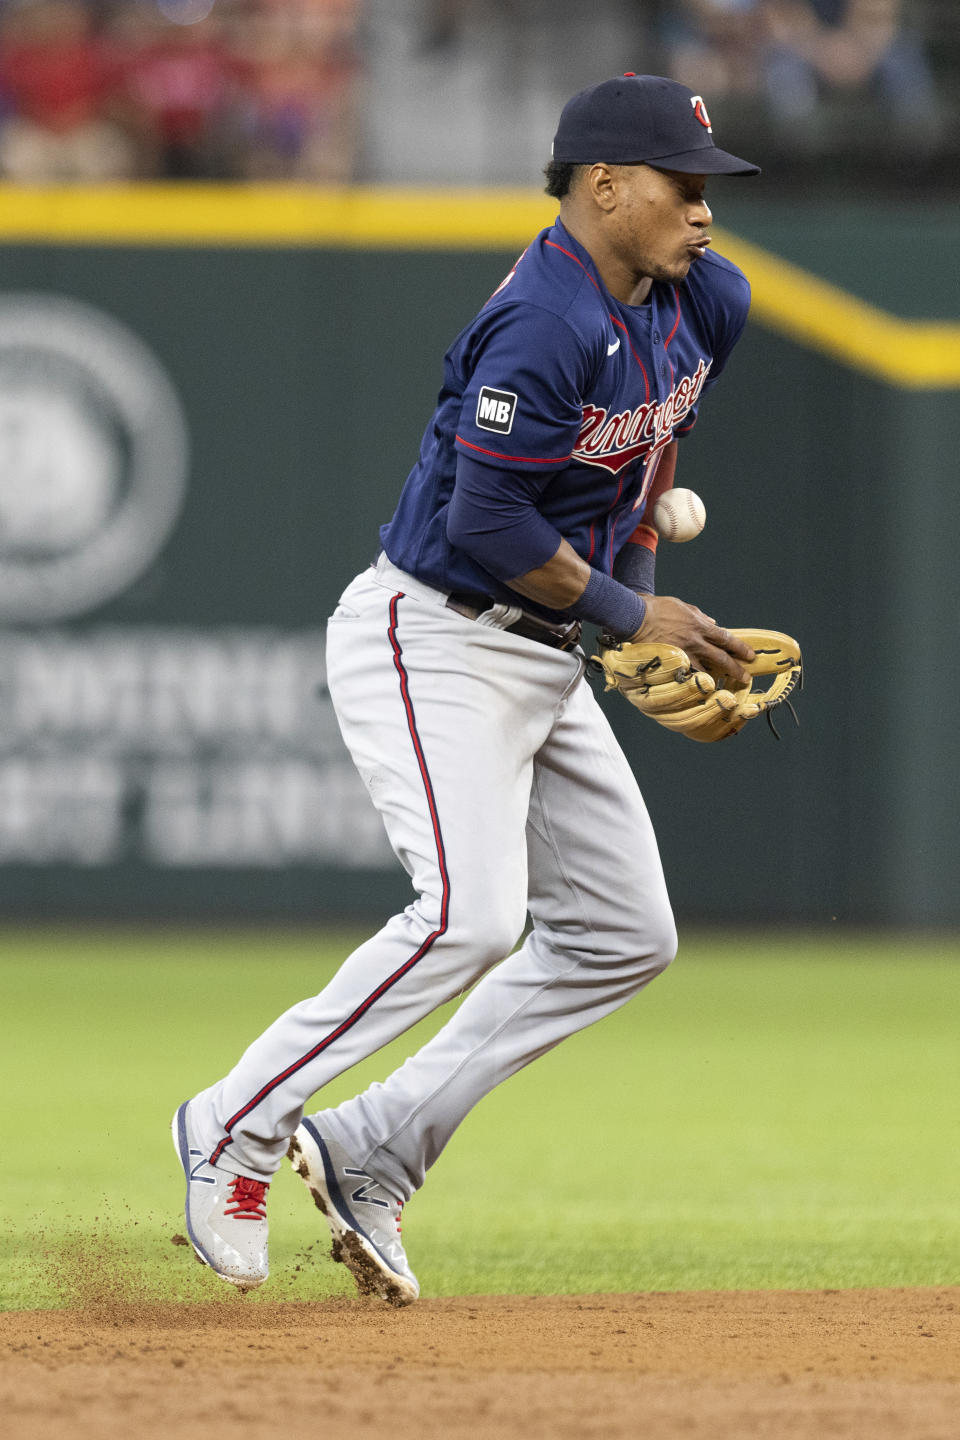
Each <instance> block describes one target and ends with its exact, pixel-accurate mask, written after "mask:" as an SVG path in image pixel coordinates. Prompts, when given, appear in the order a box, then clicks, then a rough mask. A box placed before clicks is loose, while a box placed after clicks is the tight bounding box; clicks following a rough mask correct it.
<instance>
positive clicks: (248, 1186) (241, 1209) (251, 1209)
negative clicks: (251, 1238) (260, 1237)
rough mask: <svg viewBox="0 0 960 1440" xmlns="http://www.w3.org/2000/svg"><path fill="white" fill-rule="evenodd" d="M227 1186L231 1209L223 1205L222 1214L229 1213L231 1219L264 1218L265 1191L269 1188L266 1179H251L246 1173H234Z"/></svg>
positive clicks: (265, 1211) (265, 1215) (265, 1207)
mask: <svg viewBox="0 0 960 1440" xmlns="http://www.w3.org/2000/svg"><path fill="white" fill-rule="evenodd" d="M228 1188H229V1190H230V1205H232V1206H233V1209H232V1210H231V1209H230V1207H229V1205H225V1206H224V1210H223V1213H224V1215H229V1216H230V1218H231V1219H233V1220H266V1218H267V1191H268V1190H269V1189H270V1185H269V1183H268V1182H267V1181H266V1180H251V1179H250V1177H249V1176H248V1175H235V1176H234V1177H233V1179H232V1180H231V1181H230V1185H229V1187H228Z"/></svg>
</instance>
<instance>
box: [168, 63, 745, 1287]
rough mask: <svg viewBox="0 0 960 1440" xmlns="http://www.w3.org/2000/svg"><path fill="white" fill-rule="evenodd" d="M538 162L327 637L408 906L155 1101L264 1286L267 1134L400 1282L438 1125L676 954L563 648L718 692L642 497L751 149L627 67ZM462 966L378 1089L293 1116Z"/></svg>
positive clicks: (717, 369)
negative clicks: (509, 239)
mask: <svg viewBox="0 0 960 1440" xmlns="http://www.w3.org/2000/svg"><path fill="white" fill-rule="evenodd" d="M546 173H547V191H548V193H549V194H551V195H553V196H555V197H556V198H557V199H558V200H559V202H560V215H559V219H558V220H557V221H556V223H555V224H554V225H553V226H551V227H550V228H549V229H548V230H544V231H543V232H542V233H541V234H540V235H538V236H537V237H536V238H535V239H534V240H533V241H532V242H531V244H530V245H529V247H528V248H527V250H526V251H525V252H524V253H523V255H522V256H521V258H520V259H519V260H518V262H517V264H516V265H515V267H514V268H513V269H512V270H511V271H510V273H509V274H508V275H507V276H506V278H505V279H504V281H503V283H502V284H501V285H500V286H499V288H498V289H497V290H496V292H495V293H494V294H493V295H492V296H491V297H490V299H489V300H487V302H486V303H485V304H484V305H483V307H482V308H481V310H480V311H479V313H478V315H477V316H476V318H475V319H474V320H472V321H471V322H470V324H469V325H467V327H466V329H464V330H463V331H462V332H461V334H460V335H459V336H458V337H457V338H456V340H454V342H453V344H452V345H451V347H450V349H449V350H448V351H447V354H446V356H445V361H444V379H443V388H442V390H441V391H440V395H439V399H438V402H437V406H436V409H435V410H434V412H433V416H432V418H431V419H430V422H429V424H428V425H427V428H426V431H425V433H424V437H423V442H422V445H421V449H420V455H419V458H418V459H417V462H416V464H415V465H414V467H413V469H412V471H411V472H410V475H409V477H408V479H407V482H406V484H405V486H404V488H403V491H402V494H401V496H400V500H399V503H398V505H397V509H396V513H395V514H394V516H393V518H392V520H390V522H389V523H388V524H386V525H384V527H383V529H382V531H381V543H382V550H381V552H380V554H379V557H378V559H377V560H376V562H375V564H373V565H372V566H371V568H369V569H368V570H366V571H365V572H364V573H363V574H361V575H359V576H358V577H357V578H356V579H355V580H354V581H353V582H352V583H351V584H350V585H348V587H347V589H346V590H345V591H344V593H343V595H342V597H341V599H340V603H339V604H338V606H337V608H336V611H335V613H334V615H333V616H332V618H331V620H330V623H329V628H328V642H327V667H328V681H329V687H330V694H331V696H332V699H333V704H334V706H335V709H336V714H337V718H338V721H339V724H340V727H341V730H342V733H343V738H344V740H345V742H346V744H347V746H348V747H349V749H350V752H351V755H352V756H353V759H354V761H355V763H356V765H357V768H358V770H359V772H360V774H361V776H362V777H363V780H364V782H365V784H366V786H367V789H368V791H369V793H370V796H371V798H372V800H373V802H374V804H375V805H376V806H377V808H378V809H379V811H380V813H381V815H382V817H383V821H384V824H385V826H386V829H387V833H388V835H389V838H390V841H391V844H392V846H393V848H394V850H395V851H396V854H397V856H398V858H399V859H400V861H401V862H402V864H403V865H404V867H405V868H406V870H407V872H408V874H409V875H410V878H411V880H412V882H413V888H414V891H415V898H414V899H413V900H412V901H411V903H410V904H409V905H408V906H407V908H406V910H404V911H403V912H402V913H401V914H399V915H395V916H394V917H393V919H391V920H390V921H388V923H387V924H386V925H385V926H384V927H383V929H382V930H381V931H380V932H379V933H378V934H377V935H375V936H374V937H373V938H372V939H370V940H368V941H367V942H366V943H365V944H363V945H361V946H360V948H359V949H357V950H355V951H354V952H353V954H352V955H350V956H349V957H348V958H347V959H346V960H345V961H344V963H343V965H342V967H341V968H340V970H339V971H338V973H337V974H336V976H335V977H334V979H333V980H332V981H331V982H330V983H329V984H328V985H327V986H326V988H325V989H323V990H322V991H321V992H320V994H319V995H317V996H315V997H313V998H311V999H308V1000H304V1001H303V1002H302V1003H300V1004H298V1005H295V1006H294V1007H293V1008H292V1009H290V1010H288V1011H287V1012H286V1014H284V1015H282V1016H281V1017H280V1018H279V1019H278V1020H277V1021H276V1022H275V1023H274V1024H273V1025H271V1026H270V1028H269V1029H268V1030H266V1031H265V1033H264V1034H262V1035H261V1036H260V1037H259V1039H257V1040H255V1041H254V1042H253V1044H252V1045H251V1046H250V1048H249V1049H248V1050H247V1051H246V1053H245V1054H244V1055H243V1056H242V1057H241V1059H240V1060H239V1062H238V1063H237V1065H236V1066H235V1067H234V1069H233V1070H231V1072H230V1073H229V1074H228V1075H227V1076H226V1078H225V1079H222V1080H219V1081H218V1082H217V1083H216V1084H214V1085H212V1086H211V1087H210V1088H209V1089H207V1090H204V1091H203V1092H202V1093H200V1094H199V1095H197V1096H195V1097H194V1098H193V1099H192V1100H190V1101H188V1102H186V1103H185V1104H183V1105H181V1106H180V1108H179V1110H178V1111H177V1114H176V1116H175V1118H174V1122H173V1134H174V1143H175V1146H176V1149H177V1153H178V1155H179V1158H180V1161H181V1163H182V1165H183V1169H184V1172H185V1175H186V1178H187V1200H186V1216H187V1227H188V1231H189V1236H190V1240H191V1242H192V1244H193V1247H194V1249H195V1251H196V1253H197V1255H198V1256H199V1258H200V1259H201V1260H203V1261H205V1262H206V1263H207V1264H208V1265H210V1266H211V1267H212V1268H213V1269H214V1270H215V1271H216V1272H217V1274H218V1275H220V1276H221V1277H222V1278H223V1279H224V1280H228V1281H230V1282H231V1283H233V1284H235V1285H238V1286H241V1287H246V1288H249V1287H252V1286H255V1285H257V1284H259V1283H260V1282H261V1281H263V1280H265V1279H266V1277H267V1211H266V1205H267V1196H268V1191H269V1186H270V1180H271V1177H272V1175H273V1174H274V1172H275V1171H276V1169H277V1168H278V1166H279V1165H280V1163H281V1161H282V1159H283V1157H284V1155H285V1154H289V1155H290V1158H291V1159H292V1161H293V1164H294V1167H295V1169H296V1170H297V1172H298V1173H299V1174H300V1175H301V1176H302V1178H303V1179H304V1181H305V1182H306V1184H307V1186H308V1188H309V1189H310V1191H311V1193H312V1195H313V1198H314V1200H315V1202H316V1204H317V1205H318V1206H319V1207H320V1209H321V1210H322V1211H323V1212H324V1213H325V1215H326V1218H327V1221H328V1223H329V1225H330V1229H331V1231H332V1234H333V1255H334V1258H335V1259H338V1260H342V1261H344V1262H345V1263H346V1264H347V1265H348V1266H349V1268H350V1269H351V1271H352V1273H353V1275H354V1277H355V1279H356V1281H357V1283H358V1286H359V1288H360V1290H361V1292H363V1293H371V1294H376V1295H380V1296H382V1297H383V1298H384V1299H386V1300H389V1301H391V1302H393V1303H395V1304H405V1303H408V1302H409V1301H411V1300H413V1299H415V1298H416V1296H417V1295H418V1293H419V1290H418V1285H417V1281H416V1279H415V1277H414V1275H413V1272H412V1271H411V1269H410V1265H409V1264H408V1261H407V1258H406V1255H405V1253H404V1249H403V1245H402V1242H401V1238H400V1217H401V1210H402V1207H403V1204H404V1202H405V1201H406V1200H407V1199H408V1198H409V1197H410V1196H411V1195H412V1194H413V1193H414V1191H415V1190H417V1188H418V1187H419V1186H420V1185H422V1183H423V1180H424V1176H425V1173H426V1171H427V1169H428V1168H429V1167H430V1166H431V1165H432V1164H433V1162H434V1161H435V1160H436V1159H437V1157H438V1155H439V1154H440V1152H441V1151H442V1150H443V1147H444V1146H445V1145H446V1143H447V1141H448V1140H449V1138H450V1136H451V1135H452V1134H453V1132H454V1130H455V1129H456V1127H457V1125H458V1124H459V1123H460V1121H461V1120H462V1119H463V1118H464V1116H465V1115H466V1114H467V1112H468V1111H469V1110H470V1109H471V1107H472V1106H473V1105H475V1104H476V1103H477V1101H478V1100H481V1099H482V1098H483V1096H484V1095H486V1094H487V1093H488V1092H489V1091H490V1090H492V1089H493V1087H494V1086H495V1085H498V1084H499V1083H500V1082H501V1081H502V1080H505V1079H506V1078H507V1077H508V1076H510V1075H512V1074H513V1073H514V1072H515V1071H517V1070H519V1069H520V1068H521V1067H522V1066H524V1065H527V1064H528V1063H529V1062H530V1061H531V1060H535V1059H536V1058H537V1057H538V1056H539V1055H543V1054H544V1053H545V1052H546V1051H548V1050H550V1049H551V1048H552V1047H553V1046H554V1045H556V1044H557V1043H558V1041H560V1040H562V1039H564V1037H565V1036H567V1035H570V1034H572V1033H574V1032H575V1031H577V1030H579V1029H581V1028H582V1027H584V1026H586V1025H589V1024H591V1023H593V1022H594V1021H595V1020H599V1019H601V1018H602V1017H603V1016H605V1015H608V1014H610V1013H611V1012H612V1011H614V1010H616V1009H617V1008H618V1007H619V1006H621V1005H623V1004H624V1003H625V1002H626V1001H627V1000H629V999H630V998H631V996H633V995H635V994H636V993H637V992H638V991H639V990H641V989H642V988H643V987H644V986H645V985H646V984H648V982H649V981H650V980H652V979H653V978H654V977H655V976H656V975H659V974H660V973H661V971H663V970H664V969H665V968H666V966H667V965H668V964H669V963H670V960H671V959H672V957H673V955H674V953H675V948H676V932H675V928H674V921H673V916H672V913H671V909H670V904H669V900H668V898H667V891H666V887H665V884H664V878H663V873H662V870H661V865H660V860H659V856H658V853H657V845H656V841H655V838H654V834H653V830H652V827H651V824H650V820H649V818H648V815H647V812H646V808H645V806H644V803H643V800H642V798H641V796H640V792H639V790H638V788H637V784H636V782H635V780H634V777H633V775H632V773H631V770H630V768H629V766H628V765H627V762H626V759H625V758H624V756H623V753H622V752H621V750H620V749H619V747H618V745H617V743H616V741H615V739H614V737H613V734H612V732H611V730H610V727H609V725H608V724H607V721H606V720H605V718H604V716H603V713H602V711H601V709H600V706H599V705H598V703H597V700H596V698H595V697H594V694H593V692H592V690H591V689H590V687H589V686H588V685H587V684H586V683H585V680H584V669H585V656H584V653H583V651H582V650H581V649H580V646H579V643H578V642H579V639H580V630H581V624H582V622H584V621H589V622H593V623H594V624H597V625H599V626H601V627H602V628H603V630H604V631H606V632H609V633H610V634H611V635H613V636H616V637H623V638H629V637H632V638H635V639H638V638H639V639H645V640H651V641H669V642H671V643H673V644H675V645H678V646H680V647H681V648H682V649H684V650H685V651H686V652H687V654H688V655H689V656H690V658H691V660H692V662H693V663H694V665H695V666H696V667H698V668H700V669H703V670H705V671H707V672H709V673H710V675H712V676H714V677H715V678H717V679H719V678H720V677H727V678H728V679H729V680H730V681H731V683H735V684H742V683H743V682H744V671H743V668H742V663H741V662H743V663H746V662H750V661H752V660H753V658H754V656H753V652H752V651H751V650H750V649H749V647H748V646H747V645H746V644H745V643H744V642H743V641H741V640H739V639H737V638H736V637H734V636H733V635H731V634H730V633H729V632H728V631H726V630H724V629H721V628H720V627H719V626H718V625H716V624H715V623H714V621H713V620H712V619H711V618H710V617H709V616H707V615H705V614H704V613H703V612H702V611H701V610H699V609H698V608H697V607H696V606H695V605H692V604H688V603H686V602H684V601H682V600H680V599H677V598H674V597H666V596H658V595H655V593H654V583H653V577H654V552H655V548H656V533H655V531H653V530H652V529H651V528H648V526H647V525H646V524H645V523H644V516H645V514H646V513H647V512H648V510H649V508H650V507H651V503H652V500H653V499H654V498H655V497H656V495H657V494H659V493H661V492H662V490H663V489H665V488H667V487H669V486H670V485H671V484H672V482H673V475H674V467H675V461H676V451H677V443H678V440H679V439H680V438H681V437H682V436H684V435H686V434H687V433H689V431H690V430H691V429H692V427H693V425H694V423H695V422H696V419H697V414H698V410H699V406H700V403H701V401H702V399H703V396H704V395H705V394H706V392H707V391H708V390H709V389H710V388H711V387H712V386H713V384H714V383H715V382H716V380H717V378H718V376H719V375H720V373H721V371H722V370H723V368H724V366H725V364H726V362H727V359H728V357H729V355H730V352H731V350H732V349H733V346H734V345H735V343H736V341H737V339H738V337H739V335H740V332H741V330H742V329H743V326H744V322H745V320H746V317H747V310H748V306H749V289H748V285H747V282H746V280H745V278H744V276H743V275H742V274H741V272H740V271H739V270H738V269H737V268H736V267H735V266H734V265H731V264H730V263H729V262H728V261H727V260H724V259H722V258H721V257H720V256H718V255H716V254H714V253H713V252H712V251H711V249H710V235H709V226H710V221H711V213H710V210H709V208H708V206H707V202H706V199H705V195H704V189H705V185H706V183H707V181H708V179H709V178H711V177H713V176H715V175H750V174H756V173H757V167H756V166H754V165H751V164H749V163H748V162H747V161H745V160H740V159H738V158H737V157H736V156H734V155H730V154H728V153H727V152H726V151H724V150H721V149H719V148H718V147H717V146H716V145H715V143H714V138H713V133H712V128H711V124H710V118H709V115H708V114H707V110H706V108H705V105H704V102H703V100H702V98H701V97H700V96H698V95H694V94H692V93H691V92H690V90H688V89H687V88H686V87H685V86H683V85H680V84H677V83H676V82H674V81H671V80H666V79H662V78H659V77H657V76H649V75H634V74H628V75H625V76H623V77H622V78H618V79H614V80H609V81H606V82H604V83H602V84H599V85H595V86H593V87H592V88H590V89H588V90H585V91H583V92H581V93H580V94H578V95H576V96H574V98H573V99H572V100H570V101H569V103H568V104H567V105H566V106H565V107H564V110H563V113H562V115H561V117H560V122H559V127H558V129H557V133H556V138H555V141H554V147H553V159H552V161H551V163H550V164H549V166H548V167H547V172H546ZM528 915H529V918H530V920H531V922H532V924H531V928H530V930H529V933H528V934H527V937H526V939H525V940H524V942H523V944H522V945H521V946H520V948H519V949H518V950H516V951H514V946H515V945H516V942H517V940H518V938H519V937H520V935H521V934H522V933H523V931H524V928H525V925H526V921H527V917H528ZM511 952H512V953H511ZM471 986H472V987H473V988H472V990H471V991H470V993H469V994H468V995H467V996H466V998H465V999H464V1000H463V1001H462V1003H461V1004H460V1006H459V1008H458V1009H457V1011H456V1012H455V1014H454V1015H453V1018H452V1019H451V1020H450V1021H449V1022H448V1023H447V1024H446V1025H445V1026H444V1027H443V1028H442V1029H441V1030H440V1032H439V1033H438V1034H437V1035H436V1036H435V1038H434V1039H432V1040H431V1041H430V1042H429V1043H428V1044H426V1045H425V1046H424V1047H423V1048H422V1049H421V1050H420V1051H419V1052H418V1053H417V1054H415V1055H413V1056H411V1057H410V1059H408V1060H407V1061H406V1062H405V1063H404V1064H403V1065H401V1066H400V1068H399V1069H398V1070H396V1071H394V1073H393V1074H392V1075H390V1076H389V1078H388V1079H387V1080H385V1081H384V1082H383V1084H376V1085H373V1086H371V1087H370V1088H369V1089H368V1090H367V1091H365V1092H364V1093H363V1094H361V1095H358V1096H357V1097H356V1098H355V1099H353V1100H350V1101H348V1102H347V1103H346V1104H343V1105H340V1106H338V1107H336V1108H335V1109H328V1110H321V1111H320V1112H319V1113H316V1114H312V1115H310V1116H309V1117H307V1118H304V1108H305V1105H306V1103H307V1101H308V1100H309V1098H310V1097H311V1096H312V1095H313V1094H314V1093H315V1092H317V1091H320V1090H322V1089H323V1086H324V1085H325V1084H326V1083H327V1082H328V1081H329V1080H331V1079H332V1078H333V1077H334V1076H335V1075H338V1074H340V1073H341V1072H342V1071H344V1070H347V1069H349V1067H350V1066H352V1065H354V1064H355V1063H356V1062H357V1061H359V1060H362V1059H364V1058H366V1057H367V1056H369V1055H371V1054H372V1053H373V1052H374V1051H376V1050H378V1049H379V1048H380V1047H381V1046H382V1045H385V1044H386V1043H387V1042H388V1041H390V1040H393V1039H394V1038H395V1037H396V1036H397V1035H400V1034H401V1033H402V1032H403V1031H405V1030H406V1029H408V1027H410V1026H411V1025H413V1024H414V1023H415V1022H416V1021H418V1020H420V1019H421V1018H422V1017H423V1016H425V1015H427V1014H429V1013H430V1012H431V1011H432V1010H434V1009H435V1008H436V1007H437V1006H438V1005H440V1004H442V1003H443V1002H444V1001H447V1000H450V999H451V998H452V997H454V996H457V995H460V994H462V993H463V992H464V991H466V990H467V989H468V988H469V987H471Z"/></svg>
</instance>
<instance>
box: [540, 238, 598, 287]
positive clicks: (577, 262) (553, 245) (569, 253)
mask: <svg viewBox="0 0 960 1440" xmlns="http://www.w3.org/2000/svg"><path fill="white" fill-rule="evenodd" d="M543 243H544V245H549V246H550V247H551V249H553V250H559V251H560V254H561V255H566V257H567V259H568V260H572V261H573V263H574V265H579V266H580V269H581V270H582V271H583V273H584V275H586V277H587V279H588V280H589V281H590V284H591V285H592V286H593V288H594V290H596V292H597V294H598V295H599V294H600V286H599V285H598V284H597V282H596V280H594V278H593V276H592V275H591V274H590V271H589V270H588V269H587V267H586V265H584V263H583V261H582V260H578V259H577V257H576V255H574V253H573V251H572V250H564V248H563V246H562V245H558V244H557V242H556V240H544V242H543Z"/></svg>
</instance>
